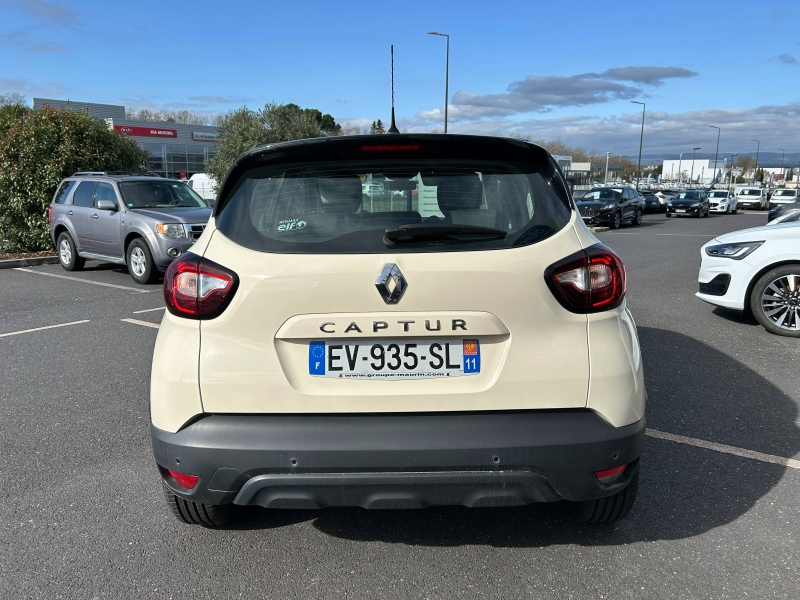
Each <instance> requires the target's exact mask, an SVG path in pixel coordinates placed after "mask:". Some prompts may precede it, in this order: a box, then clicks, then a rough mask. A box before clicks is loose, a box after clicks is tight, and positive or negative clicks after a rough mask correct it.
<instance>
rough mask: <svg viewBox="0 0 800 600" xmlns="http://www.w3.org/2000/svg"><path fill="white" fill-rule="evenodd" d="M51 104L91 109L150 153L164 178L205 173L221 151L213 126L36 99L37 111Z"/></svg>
mask: <svg viewBox="0 0 800 600" xmlns="http://www.w3.org/2000/svg"><path fill="white" fill-rule="evenodd" d="M45 105H49V106H51V107H53V108H55V109H56V110H60V109H64V110H87V111H89V114H91V115H92V116H93V117H94V118H95V119H97V120H98V121H104V122H105V123H106V124H107V125H108V127H109V128H110V129H114V130H115V131H118V132H119V133H121V134H123V135H126V136H128V137H130V138H132V139H134V140H136V143H137V144H138V145H139V146H140V147H141V148H143V149H144V150H147V151H148V152H149V153H150V158H149V161H150V164H149V167H148V170H150V171H152V172H154V173H158V174H159V175H162V176H164V177H174V178H177V179H180V178H182V177H191V176H192V175H194V174H195V173H204V172H205V170H206V164H207V163H208V159H209V158H211V157H212V156H214V154H216V152H217V148H216V145H215V144H216V142H217V128H216V127H212V126H209V125H184V124H183V123H163V122H157V123H153V122H149V121H135V120H131V119H126V118H125V107H124V106H121V105H118V104H96V103H93V102H75V101H72V100H54V99H50V98H34V99H33V108H34V110H41V109H42V108H43V107H44V106H45Z"/></svg>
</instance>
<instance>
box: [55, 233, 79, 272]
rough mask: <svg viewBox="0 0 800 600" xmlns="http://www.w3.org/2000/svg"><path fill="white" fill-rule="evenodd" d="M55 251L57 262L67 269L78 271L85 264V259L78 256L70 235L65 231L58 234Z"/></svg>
mask: <svg viewBox="0 0 800 600" xmlns="http://www.w3.org/2000/svg"><path fill="white" fill-rule="evenodd" d="M56 251H57V252H58V262H59V263H60V264H61V266H62V267H64V269H66V270H67V271H80V270H81V269H82V268H83V265H84V264H86V260H85V259H83V258H81V257H80V256H78V249H77V248H75V242H73V241H72V236H71V235H70V234H69V233H67V232H66V231H65V232H64V233H62V234H61V235H60V236H58V241H57V242H56Z"/></svg>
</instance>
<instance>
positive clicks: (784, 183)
mask: <svg viewBox="0 0 800 600" xmlns="http://www.w3.org/2000/svg"><path fill="white" fill-rule="evenodd" d="M778 150H780V151H781V175H782V176H783V185H786V173H784V172H783V157H784V156H786V150H784V149H783V148H778Z"/></svg>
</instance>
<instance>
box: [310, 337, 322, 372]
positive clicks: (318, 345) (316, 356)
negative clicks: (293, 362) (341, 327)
mask: <svg viewBox="0 0 800 600" xmlns="http://www.w3.org/2000/svg"><path fill="white" fill-rule="evenodd" d="M308 373H309V374H310V375H325V342H311V343H310V344H309V345H308Z"/></svg>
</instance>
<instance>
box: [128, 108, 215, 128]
mask: <svg viewBox="0 0 800 600" xmlns="http://www.w3.org/2000/svg"><path fill="white" fill-rule="evenodd" d="M220 117H221V115H202V114H199V113H193V112H191V111H189V110H186V109H184V110H167V109H164V110H156V111H152V110H149V109H147V108H141V109H139V110H134V109H133V108H128V109H127V110H126V111H125V118H126V119H131V120H132V121H155V122H161V123H183V124H185V125H215V124H216V125H218V124H219V119H220Z"/></svg>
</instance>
